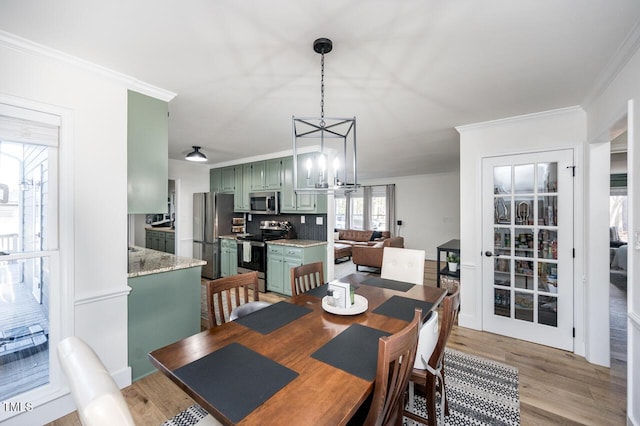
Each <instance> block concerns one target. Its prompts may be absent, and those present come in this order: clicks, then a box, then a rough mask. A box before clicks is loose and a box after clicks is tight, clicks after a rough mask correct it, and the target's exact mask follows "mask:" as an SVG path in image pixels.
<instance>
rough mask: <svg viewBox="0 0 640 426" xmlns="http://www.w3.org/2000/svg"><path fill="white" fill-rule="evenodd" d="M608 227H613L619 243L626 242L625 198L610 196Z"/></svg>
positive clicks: (623, 196)
mask: <svg viewBox="0 0 640 426" xmlns="http://www.w3.org/2000/svg"><path fill="white" fill-rule="evenodd" d="M609 226H615V227H616V230H617V231H618V236H619V237H620V241H623V242H625V243H626V242H628V241H629V240H628V237H629V235H628V234H629V230H628V227H627V196H626V195H611V196H610V197H609Z"/></svg>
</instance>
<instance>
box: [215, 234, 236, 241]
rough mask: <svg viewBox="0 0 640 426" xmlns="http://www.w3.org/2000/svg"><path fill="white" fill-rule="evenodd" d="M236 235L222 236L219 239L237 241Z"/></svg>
mask: <svg viewBox="0 0 640 426" xmlns="http://www.w3.org/2000/svg"><path fill="white" fill-rule="evenodd" d="M236 235H237V234H231V235H220V236H219V237H218V238H222V239H224V240H235V239H236Z"/></svg>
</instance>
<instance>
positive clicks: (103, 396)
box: [58, 336, 135, 426]
mask: <svg viewBox="0 0 640 426" xmlns="http://www.w3.org/2000/svg"><path fill="white" fill-rule="evenodd" d="M58 358H59V360H60V365H61V366H62V371H64V374H65V376H66V377H67V382H68V383H69V387H70V388H71V395H72V396H73V400H74V401H75V403H76V407H77V408H78V415H79V416H80V421H81V422H82V424H83V425H85V426H88V425H90V426H112V425H125V426H126V425H135V423H134V422H133V418H132V417H131V412H130V411H129V407H128V406H127V403H126V402H125V400H124V397H123V396H122V393H120V389H119V388H118V386H117V385H116V383H115V381H114V380H113V378H112V377H111V375H110V374H109V372H108V371H107V369H106V368H105V366H104V364H102V361H100V358H98V355H96V353H95V352H94V351H93V349H91V347H89V345H87V344H86V343H85V342H84V341H83V340H81V339H80V338H78V337H75V336H71V337H67V338H66V339H64V340H63V341H61V342H60V343H59V344H58Z"/></svg>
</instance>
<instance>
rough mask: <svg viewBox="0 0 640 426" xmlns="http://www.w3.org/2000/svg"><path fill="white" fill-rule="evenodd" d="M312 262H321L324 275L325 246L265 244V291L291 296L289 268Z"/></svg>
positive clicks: (325, 263) (325, 271)
mask: <svg viewBox="0 0 640 426" xmlns="http://www.w3.org/2000/svg"><path fill="white" fill-rule="evenodd" d="M314 262H323V264H324V266H325V270H324V273H325V275H326V274H327V269H326V268H327V266H326V265H327V246H326V244H320V245H313V246H308V247H293V246H285V245H280V244H269V243H267V290H268V291H274V292H276V293H280V294H285V295H287V296H291V268H295V267H297V266H300V265H306V264H307V263H314Z"/></svg>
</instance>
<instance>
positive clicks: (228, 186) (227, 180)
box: [220, 166, 236, 193]
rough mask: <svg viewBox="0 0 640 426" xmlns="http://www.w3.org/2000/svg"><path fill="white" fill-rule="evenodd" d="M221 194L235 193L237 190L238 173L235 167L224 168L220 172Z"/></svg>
mask: <svg viewBox="0 0 640 426" xmlns="http://www.w3.org/2000/svg"><path fill="white" fill-rule="evenodd" d="M220 173H221V175H222V177H221V185H220V192H226V193H233V192H234V191H235V190H236V172H235V167H234V166H229V167H224V168H222V170H221V171H220Z"/></svg>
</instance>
